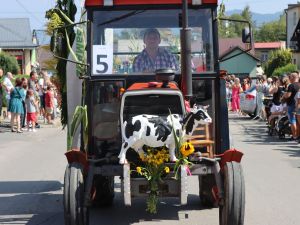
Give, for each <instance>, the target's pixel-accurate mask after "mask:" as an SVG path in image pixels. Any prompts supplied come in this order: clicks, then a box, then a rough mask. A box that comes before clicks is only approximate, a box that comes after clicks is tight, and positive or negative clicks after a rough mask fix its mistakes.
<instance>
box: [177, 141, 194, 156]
mask: <svg viewBox="0 0 300 225" xmlns="http://www.w3.org/2000/svg"><path fill="white" fill-rule="evenodd" d="M194 151H195V148H194V146H193V145H192V144H191V143H190V142H184V143H183V144H182V145H181V147H180V152H181V154H182V155H183V156H184V157H187V156H189V155H190V154H192V153H193V152H194Z"/></svg>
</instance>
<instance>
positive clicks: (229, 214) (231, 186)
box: [219, 162, 245, 225]
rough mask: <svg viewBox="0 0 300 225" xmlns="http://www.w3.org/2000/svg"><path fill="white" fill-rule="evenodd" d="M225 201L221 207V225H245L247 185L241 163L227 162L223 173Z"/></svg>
mask: <svg viewBox="0 0 300 225" xmlns="http://www.w3.org/2000/svg"><path fill="white" fill-rule="evenodd" d="M223 184H224V201H223V202H222V203H221V205H220V207H219V219H220V225H243V224H244V213H245V183H244V175H243V170H242V167H241V164H240V163H237V162H227V163H226V165H225V166H224V173H223Z"/></svg>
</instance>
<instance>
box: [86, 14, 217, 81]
mask: <svg viewBox="0 0 300 225" xmlns="http://www.w3.org/2000/svg"><path fill="white" fill-rule="evenodd" d="M180 27H181V9H168V10H166V9H159V10H157V9H151V10H122V11H94V13H93V26H92V33H93V40H92V44H93V46H92V75H94V76H95V75H105V74H107V75H109V74H134V73H137V74H144V73H145V74H146V73H154V71H155V70H156V69H162V68H171V69H173V70H175V71H176V72H177V73H180V70H181V65H180V51H181V47H180ZM189 27H190V28H191V29H192V42H191V43H192V58H191V64H192V69H193V72H194V73H201V72H209V71H213V70H214V63H213V62H214V60H213V59H214V58H213V57H214V52H213V35H212V10H211V9H190V10H189Z"/></svg>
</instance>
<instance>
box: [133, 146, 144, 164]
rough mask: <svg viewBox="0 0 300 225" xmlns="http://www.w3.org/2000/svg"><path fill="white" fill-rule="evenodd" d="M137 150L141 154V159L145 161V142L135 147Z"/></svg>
mask: <svg viewBox="0 0 300 225" xmlns="http://www.w3.org/2000/svg"><path fill="white" fill-rule="evenodd" d="M135 150H136V152H137V153H138V154H139V156H140V159H141V160H142V161H144V158H145V153H144V150H143V144H142V145H141V146H137V147H136V148H135Z"/></svg>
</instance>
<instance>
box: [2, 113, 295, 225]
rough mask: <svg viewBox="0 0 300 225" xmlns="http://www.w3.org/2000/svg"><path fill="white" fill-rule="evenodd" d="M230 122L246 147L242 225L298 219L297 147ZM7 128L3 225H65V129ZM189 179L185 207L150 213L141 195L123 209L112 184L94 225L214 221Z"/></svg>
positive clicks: (282, 224)
mask: <svg viewBox="0 0 300 225" xmlns="http://www.w3.org/2000/svg"><path fill="white" fill-rule="evenodd" d="M230 127H231V133H232V136H233V140H234V142H235V143H234V146H235V147H236V148H237V149H241V150H243V151H244V153H245V157H244V159H243V167H244V174H245V181H246V217H245V224H246V225H293V224H295V225H299V224H300V213H299V211H300V206H299V202H300V148H299V146H300V145H298V144H297V143H291V142H284V141H278V140H277V139H276V138H274V137H272V138H270V137H268V136H267V135H266V133H265V128H264V124H263V123H262V122H256V121H255V122H253V121H251V120H249V119H247V118H233V119H232V120H231V122H230ZM5 131H9V130H8V129H4V128H1V127H0V224H29V225H40V224H41V225H62V224H63V211H62V185H63V184H62V182H63V172H64V169H65V165H66V160H65V158H64V156H63V153H64V150H65V145H66V144H65V140H66V133H65V131H61V129H60V128H53V127H52V128H49V127H45V128H43V129H41V130H39V132H38V133H35V134H34V133H24V134H15V133H10V132H5ZM189 181H190V186H189V189H190V195H189V199H188V203H189V204H188V206H186V207H181V206H178V202H177V201H174V200H164V201H162V202H161V203H160V205H159V214H158V215H155V216H152V215H148V214H147V213H145V211H144V209H145V205H144V202H143V201H134V202H133V206H132V207H131V208H125V207H123V206H122V201H121V199H120V188H119V185H116V196H117V197H116V200H115V204H114V206H113V207H112V208H109V209H93V210H92V211H91V225H95V224H97V225H98V224H101V225H102V224H103V225H123V224H124V225H125V224H127V225H128V224H141V225H146V224H162V225H163V224H168V225H170V224H188V223H190V224H196V225H202V224H203V225H216V224H218V209H203V208H201V206H200V205H199V199H198V196H197V193H198V188H197V180H196V179H194V178H193V177H191V178H190V179H189ZM100 221H101V222H100Z"/></svg>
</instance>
